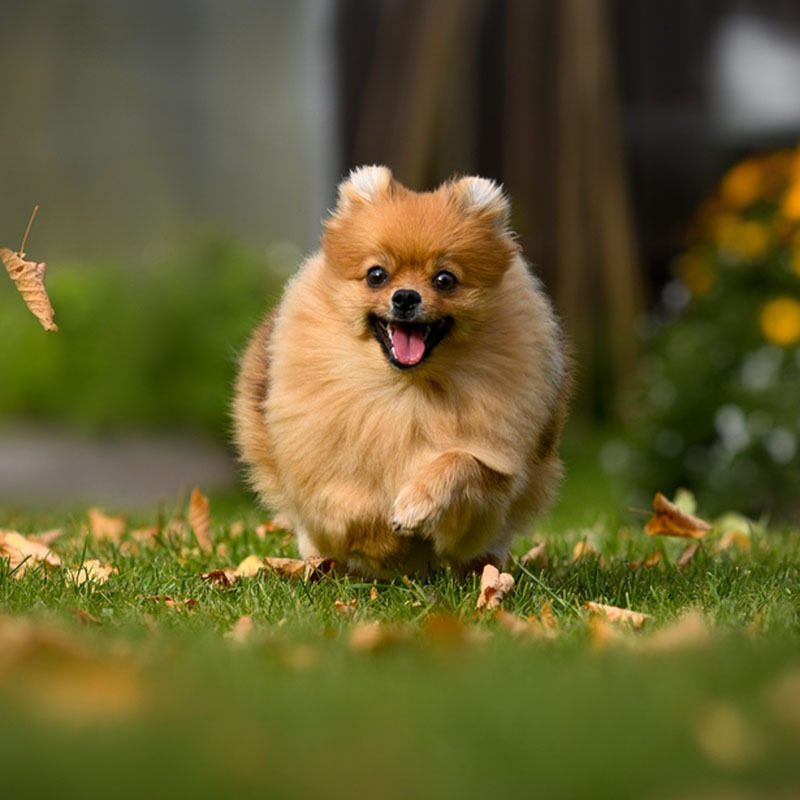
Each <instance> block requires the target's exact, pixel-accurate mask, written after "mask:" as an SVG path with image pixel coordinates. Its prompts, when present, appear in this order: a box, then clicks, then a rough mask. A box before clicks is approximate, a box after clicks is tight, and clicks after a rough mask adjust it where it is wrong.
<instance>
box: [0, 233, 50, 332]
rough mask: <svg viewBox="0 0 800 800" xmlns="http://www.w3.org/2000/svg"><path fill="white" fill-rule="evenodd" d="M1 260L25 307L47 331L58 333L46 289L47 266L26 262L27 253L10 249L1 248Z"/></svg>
mask: <svg viewBox="0 0 800 800" xmlns="http://www.w3.org/2000/svg"><path fill="white" fill-rule="evenodd" d="M0 259H2V261H3V264H5V267H6V272H8V276H9V278H11V280H12V281H14V284H15V285H16V287H17V290H18V291H19V293H20V294H21V295H22V299H23V300H24V301H25V305H26V306H28V308H29V309H30V310H31V313H32V314H33V315H34V316H35V317H36V319H38V320H39V322H40V323H41V324H42V327H43V328H44V329H45V330H46V331H57V330H58V325H56V324H55V322H53V314H54V313H55V312H54V311H53V306H52V305H50V298H49V297H48V296H47V290H46V289H45V288H44V274H45V271H46V270H47V265H46V264H45V263H44V262H42V263H41V264H37V263H36V262H35V261H26V259H25V253H17V252H14V251H13V250H11V249H9V248H8V247H0Z"/></svg>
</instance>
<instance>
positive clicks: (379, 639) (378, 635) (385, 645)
mask: <svg viewBox="0 0 800 800" xmlns="http://www.w3.org/2000/svg"><path fill="white" fill-rule="evenodd" d="M406 641H408V634H407V633H406V632H405V631H404V630H402V629H401V628H397V627H393V626H389V625H383V624H381V623H380V622H359V623H358V624H356V625H355V626H354V627H353V629H352V631H350V637H349V640H348V642H349V644H350V648H351V649H352V650H355V651H356V652H357V653H374V652H377V651H380V650H387V649H389V648H391V647H395V646H396V645H398V644H401V643H403V642H406Z"/></svg>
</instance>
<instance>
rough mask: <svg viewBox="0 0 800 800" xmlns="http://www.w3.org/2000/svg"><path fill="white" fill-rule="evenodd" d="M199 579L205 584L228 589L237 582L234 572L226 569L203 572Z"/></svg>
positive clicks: (228, 568)
mask: <svg viewBox="0 0 800 800" xmlns="http://www.w3.org/2000/svg"><path fill="white" fill-rule="evenodd" d="M200 579H201V580H204V581H206V582H207V583H216V584H217V585H218V586H222V587H224V588H225V589H230V588H231V586H233V584H234V583H236V581H237V580H238V576H237V575H236V571H235V570H233V569H231V568H230V567H226V568H225V569H212V570H211V571H210V572H203V573H202V574H201V575H200Z"/></svg>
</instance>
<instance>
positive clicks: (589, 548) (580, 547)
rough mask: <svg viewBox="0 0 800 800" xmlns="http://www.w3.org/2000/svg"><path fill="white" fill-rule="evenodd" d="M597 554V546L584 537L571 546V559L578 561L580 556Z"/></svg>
mask: <svg viewBox="0 0 800 800" xmlns="http://www.w3.org/2000/svg"><path fill="white" fill-rule="evenodd" d="M596 555H597V548H596V547H595V546H594V545H593V544H592V543H591V542H589V541H587V540H586V539H581V541H580V542H578V543H577V544H576V545H575V547H573V548H572V560H573V561H580V560H581V559H582V558H586V557H587V556H596Z"/></svg>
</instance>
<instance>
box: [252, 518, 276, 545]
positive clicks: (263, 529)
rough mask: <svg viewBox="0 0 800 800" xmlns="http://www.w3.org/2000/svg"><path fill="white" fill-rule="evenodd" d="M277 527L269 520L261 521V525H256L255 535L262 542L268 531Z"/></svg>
mask: <svg viewBox="0 0 800 800" xmlns="http://www.w3.org/2000/svg"><path fill="white" fill-rule="evenodd" d="M276 530H278V529H277V527H276V526H275V524H274V523H273V522H271V521H269V520H268V521H267V522H264V523H262V524H261V525H257V526H256V536H258V538H259V539H261V541H262V542H263V541H264V539H266V538H267V534H268V533H274V532H275V531H276Z"/></svg>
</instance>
